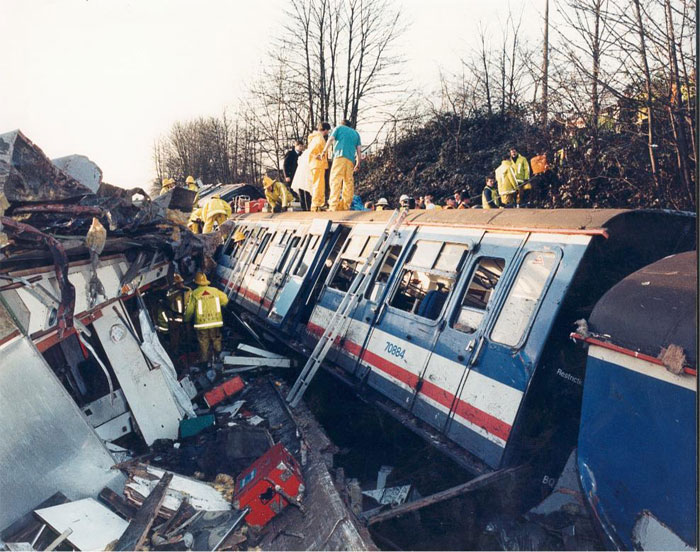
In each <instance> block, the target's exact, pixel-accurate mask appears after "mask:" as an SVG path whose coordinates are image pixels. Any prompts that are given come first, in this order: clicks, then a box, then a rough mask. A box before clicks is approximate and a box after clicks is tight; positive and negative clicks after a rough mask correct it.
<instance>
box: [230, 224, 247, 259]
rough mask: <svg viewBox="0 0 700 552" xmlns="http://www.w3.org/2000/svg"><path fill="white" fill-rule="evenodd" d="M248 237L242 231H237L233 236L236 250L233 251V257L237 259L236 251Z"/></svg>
mask: <svg viewBox="0 0 700 552" xmlns="http://www.w3.org/2000/svg"><path fill="white" fill-rule="evenodd" d="M245 238H246V235H245V234H244V233H243V232H241V231H240V230H236V231H235V232H234V234H233V245H234V249H233V250H232V251H231V257H233V258H236V249H237V248H238V247H239V246H240V245H241V244H242V243H243V242H244V241H245Z"/></svg>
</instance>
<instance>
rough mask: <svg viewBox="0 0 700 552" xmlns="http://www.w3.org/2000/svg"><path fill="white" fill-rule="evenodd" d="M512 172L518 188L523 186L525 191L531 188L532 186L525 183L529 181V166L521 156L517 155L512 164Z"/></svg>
mask: <svg viewBox="0 0 700 552" xmlns="http://www.w3.org/2000/svg"><path fill="white" fill-rule="evenodd" d="M513 172H514V175H513V176H514V177H515V182H516V184H517V185H518V187H521V186H523V187H524V188H525V189H528V190H529V189H530V188H532V185H531V184H530V183H529V182H527V180H529V179H530V165H529V164H528V162H527V159H525V158H524V157H523V156H522V155H520V154H518V158H517V159H516V160H515V161H514V162H513ZM526 182H527V183H526Z"/></svg>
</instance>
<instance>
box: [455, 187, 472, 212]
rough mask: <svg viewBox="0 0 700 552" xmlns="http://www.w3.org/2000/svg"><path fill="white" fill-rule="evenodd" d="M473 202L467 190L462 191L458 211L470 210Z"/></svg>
mask: <svg viewBox="0 0 700 552" xmlns="http://www.w3.org/2000/svg"><path fill="white" fill-rule="evenodd" d="M470 204H471V200H470V199H469V192H467V190H462V191H461V192H460V193H459V201H457V209H469V207H470Z"/></svg>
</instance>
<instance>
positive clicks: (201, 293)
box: [186, 287, 228, 330]
mask: <svg viewBox="0 0 700 552" xmlns="http://www.w3.org/2000/svg"><path fill="white" fill-rule="evenodd" d="M227 303H228V297H227V296H226V294H224V293H222V292H221V291H219V290H218V289H216V288H211V287H203V288H197V289H196V290H195V291H193V292H192V295H191V296H190V302H189V305H188V311H189V312H188V315H190V316H194V328H195V329H196V330H206V329H209V328H220V327H222V326H223V325H224V320H223V316H222V314H221V309H222V307H224V306H226V304H227ZM190 316H186V318H187V319H189V318H190Z"/></svg>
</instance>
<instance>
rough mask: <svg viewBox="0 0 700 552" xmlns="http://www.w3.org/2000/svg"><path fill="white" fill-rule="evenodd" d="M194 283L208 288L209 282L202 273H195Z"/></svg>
mask: <svg viewBox="0 0 700 552" xmlns="http://www.w3.org/2000/svg"><path fill="white" fill-rule="evenodd" d="M194 283H195V284H197V285H198V286H208V285H209V284H210V283H211V282H210V281H209V280H208V279H207V277H206V275H205V274H204V272H197V274H196V275H195V277H194Z"/></svg>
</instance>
